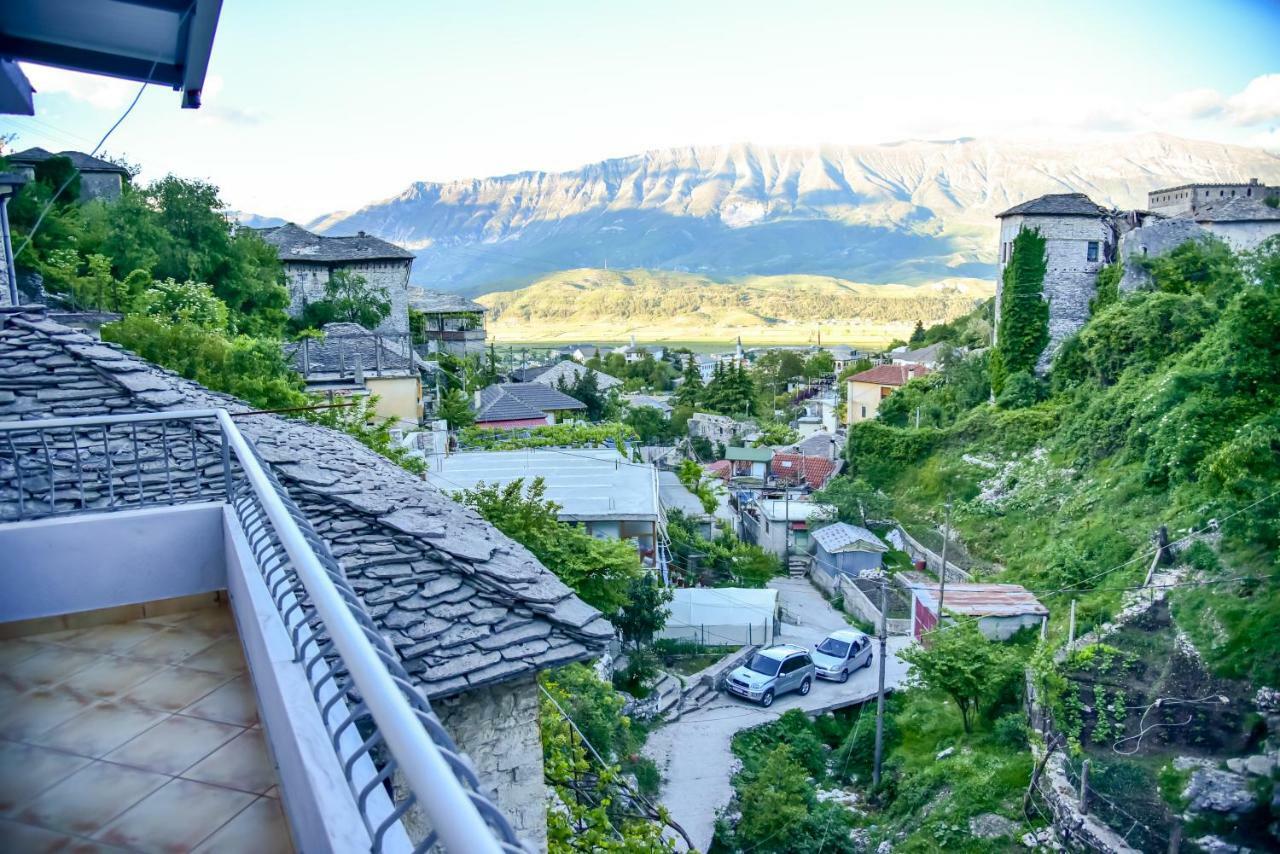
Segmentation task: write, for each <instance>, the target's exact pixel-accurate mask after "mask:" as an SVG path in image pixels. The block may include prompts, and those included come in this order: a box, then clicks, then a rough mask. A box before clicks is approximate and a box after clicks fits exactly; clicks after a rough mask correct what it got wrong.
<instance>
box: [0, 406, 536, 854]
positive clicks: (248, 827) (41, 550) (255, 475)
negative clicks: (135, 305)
mask: <svg viewBox="0 0 1280 854" xmlns="http://www.w3.org/2000/svg"><path fill="white" fill-rule="evenodd" d="M0 448H3V449H4V452H3V456H0V476H2V477H3V478H4V482H5V483H6V484H7V488H6V489H5V490H4V492H3V503H2V504H0V519H4V520H6V523H5V524H0V554H4V555H5V556H6V559H5V564H6V566H5V571H4V572H3V574H0V603H2V604H0V621H2V622H0V633H2V634H3V636H4V637H5V638H6V639H5V640H4V641H3V642H0V656H2V657H3V661H4V669H5V676H4V681H3V684H2V689H3V693H2V694H0V738H3V741H0V767H2V769H3V772H4V773H3V778H4V780H5V783H4V788H3V790H2V792H3V795H2V797H3V800H2V801H0V803H3V805H4V808H5V810H6V813H7V815H8V817H9V818H10V820H11V821H10V822H9V823H7V824H6V825H5V834H6V839H8V840H10V841H11V842H14V843H17V842H19V841H21V843H22V844H21V845H20V847H24V848H25V847H27V845H28V843H30V844H36V843H40V844H45V843H47V844H54V843H60V842H67V841H68V840H70V841H72V842H77V841H78V842H79V843H84V842H86V841H88V840H90V839H91V840H93V841H95V842H100V843H105V844H110V845H116V846H120V847H124V848H127V849H132V850H192V849H194V848H195V847H196V846H203V847H204V848H205V849H207V850H271V851H278V850H289V849H290V847H291V846H296V847H297V848H299V849H302V850H307V851H349V850H362V851H369V850H374V851H413V850H427V849H429V848H430V847H432V846H433V845H435V844H436V843H437V842H439V843H441V844H442V845H443V846H444V847H446V848H447V849H448V850H458V851H461V850H467V851H472V850H485V851H500V850H504V849H506V850H518V845H519V842H518V840H517V838H516V836H515V833H514V831H513V830H512V829H511V826H510V825H509V824H508V822H507V820H506V819H505V818H504V817H503V815H502V814H501V813H500V812H499V811H498V810H497V808H496V807H494V806H493V804H492V803H491V802H490V800H489V799H488V798H487V797H485V796H484V795H482V794H481V793H480V792H479V784H478V781H477V779H476V777H475V774H474V772H473V771H472V769H471V767H470V765H469V764H468V763H467V762H466V761H465V760H464V759H462V758H461V757H460V756H459V755H458V750H457V748H456V746H455V745H454V743H453V741H452V740H451V738H450V737H449V735H448V734H447V733H446V732H445V730H444V727H443V726H442V725H441V724H440V722H439V720H438V718H436V716H435V715H434V713H433V712H432V710H431V708H430V706H429V704H428V703H427V701H426V700H425V699H424V698H423V696H422V695H421V694H420V693H419V692H418V691H416V690H414V688H413V687H412V680H411V678H410V677H409V675H408V674H407V673H406V672H405V670H404V668H403V666H402V664H401V662H400V659H399V658H398V657H397V656H396V654H395V652H394V650H393V648H392V647H391V645H390V644H389V643H388V641H387V640H386V639H385V638H384V637H383V636H382V635H381V634H380V633H379V632H378V631H377V629H376V627H375V626H374V624H373V622H372V620H371V619H370V617H369V616H368V614H367V613H366V612H365V610H364V608H363V607H362V606H361V603H360V600H359V598H358V596H357V595H356V593H355V592H354V590H353V589H352V588H351V586H350V584H349V582H348V581H347V579H346V577H345V575H344V573H343V572H342V570H341V569H340V568H339V566H338V564H337V562H336V561H335V559H334V558H333V556H332V554H331V552H330V551H329V549H328V547H327V546H326V545H325V543H324V542H323V540H321V539H320V537H319V536H317V535H316V533H315V531H314V530H313V529H312V528H311V526H310V524H309V523H308V522H307V519H306V517H305V516H304V515H303V514H302V512H301V511H300V510H299V509H298V507H297V505H296V504H295V503H294V502H293V500H292V499H291V498H290V497H289V494H288V493H287V492H286V491H285V490H284V489H283V488H282V487H281V485H280V483H279V481H278V480H277V479H276V478H275V477H274V475H273V474H272V473H271V472H270V470H269V469H268V468H266V467H264V465H263V463H262V461H261V460H260V459H259V457H258V455H257V453H256V452H255V450H254V448H253V446H252V445H251V444H250V443H249V441H248V440H247V439H246V438H245V437H244V435H243V434H242V433H241V432H240V430H239V429H238V427H237V426H236V424H235V422H234V420H233V419H232V418H231V416H230V415H229V414H228V413H227V411H226V410H222V409H214V410H186V411H169V412H163V413H142V414H128V415H117V416H98V417H85V418H63V419H56V418H55V419H43V420H31V421H17V422H12V421H11V422H4V423H0ZM157 448H160V449H162V452H159V453H158V452H157V451H156V449H157ZM422 823H425V825H426V827H427V828H429V829H428V830H427V831H426V832H425V833H424V832H422V831H421V829H420V826H421V825H422ZM415 837H417V838H415Z"/></svg>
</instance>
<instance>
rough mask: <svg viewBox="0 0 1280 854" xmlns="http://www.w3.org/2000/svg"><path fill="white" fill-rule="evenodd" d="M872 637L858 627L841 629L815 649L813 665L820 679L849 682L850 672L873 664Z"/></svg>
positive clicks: (827, 637)
mask: <svg viewBox="0 0 1280 854" xmlns="http://www.w3.org/2000/svg"><path fill="white" fill-rule="evenodd" d="M873 655H874V653H872V651H871V638H869V637H867V636H866V635H865V634H863V633H862V632H860V631H858V630H857V629H840V630H839V631H835V632H832V633H831V634H829V635H827V636H826V637H825V638H823V639H822V643H820V644H818V645H817V646H816V647H814V649H813V665H814V668H815V669H816V671H817V675H818V678H819V679H831V680H833V681H836V682H848V681H849V674H850V673H852V672H853V671H855V670H858V669H860V668H863V667H870V666H871V659H872V657H873Z"/></svg>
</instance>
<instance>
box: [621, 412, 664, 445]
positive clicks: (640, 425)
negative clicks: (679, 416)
mask: <svg viewBox="0 0 1280 854" xmlns="http://www.w3.org/2000/svg"><path fill="white" fill-rule="evenodd" d="M622 420H623V421H625V422H626V423H627V424H628V425H630V426H631V427H632V429H634V430H635V431H636V435H637V436H639V437H640V441H641V442H643V443H645V444H649V445H654V444H661V443H664V442H669V441H671V440H672V439H674V438H675V435H676V434H675V430H674V428H673V426H672V423H671V419H669V418H667V417H666V416H665V415H663V414H662V411H661V410H659V409H656V408H654V407H652V406H632V407H630V408H629V409H628V410H627V414H626V415H625V416H624V417H623V419H622Z"/></svg>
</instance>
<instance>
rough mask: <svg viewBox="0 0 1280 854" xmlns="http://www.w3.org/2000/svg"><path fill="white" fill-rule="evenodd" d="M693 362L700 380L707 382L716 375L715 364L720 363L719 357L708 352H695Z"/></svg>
mask: <svg viewBox="0 0 1280 854" xmlns="http://www.w3.org/2000/svg"><path fill="white" fill-rule="evenodd" d="M693 363H694V364H695V365H697V366H698V376H700V377H702V382H703V383H709V382H711V380H712V378H713V377H715V375H716V365H718V364H720V359H719V358H718V357H717V356H712V355H710V354H709V353H695V354H694V356H693Z"/></svg>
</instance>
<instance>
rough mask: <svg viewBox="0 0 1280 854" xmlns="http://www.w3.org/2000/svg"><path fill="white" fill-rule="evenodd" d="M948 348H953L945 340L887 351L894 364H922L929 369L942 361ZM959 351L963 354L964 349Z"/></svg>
mask: <svg viewBox="0 0 1280 854" xmlns="http://www.w3.org/2000/svg"><path fill="white" fill-rule="evenodd" d="M949 349H954V348H953V347H952V346H951V345H950V344H948V343H946V342H939V343H937V344H930V345H929V346H928V347H918V348H916V349H914V350H913V349H911V348H909V347H895V348H894V349H892V350H890V351H889V353H888V356H889V361H890V363H891V364H894V365H924V366H925V367H926V368H928V369H929V370H933V369H934V368H936V367H938V363H939V362H941V361H942V356H943V354H944V353H946V352H947V351H948V350H949ZM960 353H961V354H962V355H963V353H964V350H963V349H961V350H960Z"/></svg>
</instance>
